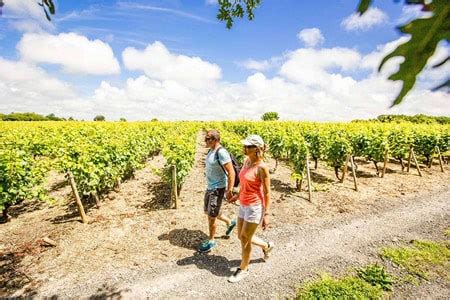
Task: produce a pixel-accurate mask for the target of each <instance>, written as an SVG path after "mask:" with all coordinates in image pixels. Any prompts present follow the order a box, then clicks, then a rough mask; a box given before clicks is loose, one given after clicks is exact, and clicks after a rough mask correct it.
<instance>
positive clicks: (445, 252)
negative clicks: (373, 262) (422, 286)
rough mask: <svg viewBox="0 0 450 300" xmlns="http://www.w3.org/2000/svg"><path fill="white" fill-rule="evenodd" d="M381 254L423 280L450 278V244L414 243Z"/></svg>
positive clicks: (384, 250)
mask: <svg viewBox="0 0 450 300" xmlns="http://www.w3.org/2000/svg"><path fill="white" fill-rule="evenodd" d="M380 254H381V256H382V257H384V258H387V259H389V260H391V261H392V262H394V263H395V264H397V265H399V266H402V267H404V268H405V269H406V270H407V271H408V272H409V273H411V274H414V275H417V276H419V277H421V278H424V279H429V278H430V276H431V275H432V274H433V275H437V276H440V277H444V278H447V280H448V279H449V278H450V242H430V241H413V242H412V245H411V246H404V247H388V248H382V249H381V253H380Z"/></svg>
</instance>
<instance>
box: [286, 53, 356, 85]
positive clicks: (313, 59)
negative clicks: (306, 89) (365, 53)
mask: <svg viewBox="0 0 450 300" xmlns="http://www.w3.org/2000/svg"><path fill="white" fill-rule="evenodd" d="M360 61H361V55H360V54H359V53H358V52H357V51H355V50H351V49H346V48H331V49H320V50H315V49H310V48H308V49H305V48H301V49H298V50H296V51H293V52H292V53H290V54H289V55H288V60H287V61H286V62H285V63H284V64H283V65H282V66H281V69H280V74H281V75H282V76H284V77H286V78H287V79H290V80H292V81H295V82H298V83H300V84H302V85H306V86H320V87H327V86H329V85H330V80H340V78H339V76H340V74H339V72H340V71H350V70H354V69H356V68H357V67H358V65H359V63H360ZM332 69H337V70H336V71H335V73H332V72H331V71H329V70H332ZM333 75H336V76H333ZM341 77H342V76H341ZM345 81H346V80H344V81H343V82H342V83H343V84H345Z"/></svg>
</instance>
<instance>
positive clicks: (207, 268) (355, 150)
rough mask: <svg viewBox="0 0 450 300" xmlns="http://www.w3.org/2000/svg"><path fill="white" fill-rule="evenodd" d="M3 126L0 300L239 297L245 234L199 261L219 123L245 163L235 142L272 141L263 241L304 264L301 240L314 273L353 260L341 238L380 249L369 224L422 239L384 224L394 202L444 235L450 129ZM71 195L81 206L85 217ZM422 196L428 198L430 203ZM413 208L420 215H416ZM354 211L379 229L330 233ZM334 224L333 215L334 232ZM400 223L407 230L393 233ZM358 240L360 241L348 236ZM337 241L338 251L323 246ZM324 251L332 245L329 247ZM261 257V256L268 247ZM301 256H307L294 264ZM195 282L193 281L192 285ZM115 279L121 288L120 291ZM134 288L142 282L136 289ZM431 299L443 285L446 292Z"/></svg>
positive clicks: (228, 208)
mask: <svg viewBox="0 0 450 300" xmlns="http://www.w3.org/2000/svg"><path fill="white" fill-rule="evenodd" d="M0 126H1V131H0V132H1V136H0V140H1V145H2V147H1V149H0V151H1V156H0V160H1V165H0V180H1V187H0V188H1V201H0V203H1V208H2V209H3V212H4V214H5V215H6V218H5V217H4V218H3V220H5V219H8V217H7V215H8V214H9V215H11V216H12V218H9V220H10V222H7V223H5V224H1V225H0V235H1V236H3V237H4V239H3V240H2V242H1V243H0V258H1V260H0V270H1V272H0V283H3V282H4V283H5V284H4V285H3V287H1V288H0V297H3V296H11V295H15V296H20V295H32V293H34V292H36V291H38V295H40V296H43V297H51V296H53V295H59V296H62V297H74V296H80V295H84V296H92V295H97V296H105V295H106V296H108V295H109V296H114V295H116V294H121V293H123V292H124V291H125V290H126V289H127V288H128V287H132V290H136V289H137V290H138V291H146V293H147V294H136V295H133V294H129V297H130V298H145V297H153V296H155V297H158V296H161V295H162V294H164V295H168V296H170V295H172V296H174V297H177V296H178V295H181V294H182V295H186V294H184V293H185V290H183V289H181V290H179V291H178V292H176V290H177V289H176V288H175V287H174V286H173V285H172V283H173V282H177V284H179V285H180V288H181V287H183V286H189V289H190V290H192V291H199V292H200V293H202V294H201V295H206V294H204V293H203V290H205V291H207V290H210V289H211V285H213V286H220V287H222V286H223V290H221V291H220V293H221V294H223V295H229V293H230V292H232V290H228V289H227V286H224V285H222V284H219V283H220V282H221V280H223V277H221V276H224V275H227V274H228V273H227V272H228V269H229V268H230V267H232V266H235V265H233V264H235V263H236V262H237V261H238V260H237V259H238V258H239V257H238V256H239V251H238V250H237V249H239V247H240V245H239V240H238V239H237V238H236V237H234V236H233V237H232V238H231V239H229V240H227V241H224V240H221V239H220V238H219V243H220V247H219V249H218V250H217V253H214V254H211V255H205V256H198V255H197V254H192V253H193V252H194V251H195V249H196V248H197V246H198V244H199V243H200V242H201V241H202V240H203V239H204V238H205V237H206V234H205V226H206V222H205V220H204V215H203V212H202V209H201V205H202V203H201V202H202V197H203V192H204V188H205V178H204V163H203V160H204V157H205V155H206V153H207V149H206V148H205V147H204V141H203V138H204V134H205V130H207V129H210V128H217V129H219V130H220V132H221V135H222V143H223V144H224V146H225V147H227V148H228V149H229V151H230V152H231V153H233V154H234V155H235V156H236V158H237V159H238V160H240V161H241V162H242V160H243V158H244V157H243V155H242V153H243V151H242V146H241V143H240V140H241V139H242V138H243V137H245V136H246V135H247V134H250V133H257V134H260V135H261V136H262V137H263V138H264V140H265V141H266V142H267V143H268V144H269V152H268V155H266V163H267V165H268V166H269V168H270V171H271V173H272V175H271V185H272V199H273V205H272V215H271V224H272V225H271V226H272V227H271V228H270V229H269V230H268V231H266V232H261V234H263V235H265V237H266V238H271V239H273V240H274V241H275V242H276V243H278V247H279V248H278V249H280V251H283V252H284V251H286V252H287V253H289V255H290V257H293V256H295V257H297V256H298V252H297V250H296V249H295V248H293V249H291V248H289V245H292V241H291V238H294V237H295V238H299V239H300V244H299V245H301V246H300V248H301V249H300V252H301V253H305V256H304V257H305V258H306V257H307V259H308V260H309V261H314V262H315V263H314V264H315V265H316V266H317V267H318V268H319V269H321V268H322V267H325V266H327V265H328V266H329V264H331V265H332V266H333V265H335V266H336V265H341V261H337V262H336V261H335V260H333V259H331V260H329V259H328V257H329V255H330V253H332V254H333V255H335V253H336V255H343V256H345V257H348V256H347V255H348V253H351V251H353V250H354V249H353V250H348V248H343V249H341V250H339V249H340V248H339V245H341V240H343V239H347V242H346V243H350V244H351V243H354V246H355V247H356V249H357V251H363V253H366V252H367V253H370V251H371V249H372V248H373V246H372V244H370V246H366V248H364V249H362V250H361V249H360V248H359V247H361V245H362V244H364V243H365V239H366V238H367V235H366V232H369V231H371V230H375V231H377V232H378V231H379V233H378V234H379V235H380V236H382V238H383V239H385V236H386V235H394V236H393V237H392V238H393V239H398V236H402V235H406V236H405V237H404V239H406V241H408V240H409V239H410V238H415V236H413V237H408V236H407V234H406V233H403V232H409V231H403V226H405V225H404V222H403V218H404V213H401V214H400V216H401V217H396V218H395V219H393V218H392V217H387V218H384V217H383V218H381V217H380V215H381V214H383V212H382V211H383V210H387V211H388V212H389V211H390V210H394V208H395V207H396V205H400V207H402V205H405V204H407V205H413V206H414V205H416V206H414V208H411V209H410V210H408V214H407V216H408V220H410V221H408V222H409V223H411V224H412V223H414V221H415V220H416V219H417V220H426V222H427V223H426V224H425V225H423V224H422V223H420V224H422V225H420V226H419V227H417V228H429V229H427V230H432V231H433V232H434V231H442V230H443V228H442V226H444V225H445V223H446V222H445V220H446V219H442V220H444V222H442V220H441V219H439V218H438V219H435V218H434V217H433V215H430V212H433V213H438V214H442V210H441V209H442V208H443V207H445V205H446V204H445V203H446V202H445V201H443V200H442V201H438V200H432V199H436V195H443V196H442V197H446V195H447V194H448V182H449V174H450V172H449V171H450V168H449V166H448V161H449V160H448V156H449V133H450V127H449V125H437V124H433V125H430V124H428V125H425V124H411V123H400V124H397V123H396V124H386V123H379V122H374V123H367V122H365V123H328V124H327V123H307V122H278V121H274V122H247V121H239V122H1V123H0ZM414 158H415V159H414ZM415 160H416V161H417V163H416V162H415ZM385 162H386V163H385ZM306 166H309V168H306ZM408 166H409V172H408ZM441 167H442V169H441ZM346 169H347V173H348V175H347V177H346V178H344V177H345V175H344V174H346V173H345V172H346ZM419 170H420V172H421V173H420V174H421V175H422V176H420V175H419ZM442 170H444V173H442ZM308 171H309V172H308ZM353 175H356V177H355V178H356V179H357V183H358V186H357V187H358V188H357V190H358V191H355V189H356V188H355V187H356V186H355V185H354V183H353V181H354V178H353ZM305 182H307V183H308V184H306V185H305ZM71 183H73V186H74V187H75V189H72V185H71ZM302 183H303V184H302ZM74 191H76V192H77V193H78V197H79V200H80V205H81V206H82V207H83V206H84V210H85V216H84V217H83V216H82V215H81V214H80V213H79V210H78V208H77V205H76V198H77V197H76V196H75V194H74ZM309 196H311V198H309ZM176 197H178V203H177V199H176ZM416 197H421V199H423V201H419V200H418V199H417V198H416ZM433 197H434V198H433ZM308 200H311V201H308ZM428 200H430V203H431V204H430V205H428ZM431 200H432V201H431ZM422 202H423V203H427V204H426V205H425V206H421V204H420V203H422ZM173 208H177V209H173ZM223 209H224V213H225V214H226V215H229V216H233V215H235V213H236V206H234V205H225V206H224V207H223ZM416 210H417V211H422V213H421V214H419V215H416ZM358 214H360V215H361V216H363V218H364V219H366V218H367V219H370V218H371V216H375V217H374V218H373V222H375V223H376V224H378V225H377V226H376V227H375V228H374V229H373V228H372V227H369V226H368V225H367V226H366V229H365V230H366V231H365V232H360V230H359V226H361V224H359V223H356V224H357V225H356V226H357V228H355V229H353V230H348V228H347V227H345V229H343V231H342V232H345V235H341V234H342V233H338V234H337V235H335V234H336V233H334V235H333V236H335V237H334V238H331V237H330V236H327V233H326V230H328V229H327V228H329V226H331V228H333V227H334V226H340V225H339V224H340V223H339V222H341V221H342V222H344V224H343V226H347V225H346V222H347V221H346V218H347V217H350V216H352V217H354V216H358ZM80 216H81V221H82V222H79V221H80ZM444 216H445V214H444ZM309 220H310V221H311V222H312V221H314V222H317V221H318V220H320V221H321V222H322V220H323V222H324V224H325V225H323V226H325V232H322V234H324V235H325V238H324V237H323V235H322V238H321V237H320V235H319V236H317V237H316V238H314V236H315V233H314V231H311V232H310V231H309V230H306V229H300V228H305V227H304V226H309V225H308V224H311V223H310V221H309ZM329 220H334V221H333V223H331V225H330V224H329V222H330V221H329ZM439 220H441V221H439ZM84 222H86V223H87V225H86V224H83V223H84ZM421 222H422V221H421ZM395 226H397V227H398V229H396V231H395V230H393V231H392V230H391V229H390V228H394V227H395ZM422 226H425V227H422ZM222 230H223V228H220V229H219V228H218V231H219V232H222ZM391 231H392V232H391ZM424 234H425V235H426V236H428V235H429V231H425V233H424ZM354 237H357V240H355V241H354V242H352V239H353V238H354ZM330 238H331V239H332V240H333V242H332V245H333V246H332V247H330V245H328V244H327V243H330V241H329V239H330ZM302 239H304V240H306V241H307V242H306V244H302V243H305V241H302ZM311 240H312V241H316V243H317V244H315V246H314V245H313V247H316V248H315V250H311V251H313V252H314V251H317V252H314V253H318V254H317V255H316V254H311V255H310V251H309V246H308V245H309V242H310V241H311ZM49 243H50V244H49ZM51 243H53V244H51ZM322 243H324V244H326V245H327V246H325V247H324V248H321V247H323V245H322ZM371 243H372V242H371ZM321 245H322V246H321ZM336 247H337V248H336ZM335 248H336V249H335ZM324 251H325V252H324ZM329 251H331V252H329ZM339 251H341V252H339ZM349 251H350V252H349ZM313 252H311V253H313ZM356 253H360V252H356ZM255 255H256V258H255V259H257V258H258V256H259V253H258V252H257V251H255ZM289 255H288V256H286V257H289ZM284 257H285V256H283V255H279V257H277V256H275V258H274V259H275V260H274V261H273V264H271V263H268V265H267V264H266V265H264V266H262V265H260V266H258V265H259V264H254V266H253V265H252V266H253V268H255V270H259V269H260V272H261V273H260V274H261V276H265V275H264V274H270V272H269V273H268V272H267V268H269V269H270V270H271V271H272V272H273V274H278V273H277V272H279V271H280V270H278V268H277V265H282V266H283V267H282V268H281V269H282V270H285V269H286V268H290V266H291V262H290V259H289V260H287V261H284ZM302 257H303V256H302V255H300V256H298V259H297V263H298V265H299V266H302V262H301V261H302ZM324 258H325V260H326V262H325V261H323V259H324ZM356 259H358V258H356ZM74 266H75V267H76V271H74ZM292 267H294V266H292ZM332 268H336V267H332ZM337 269H339V268H337ZM185 270H188V271H187V272H188V273H186V274H189V276H186V274H184V273H183V272H185ZM298 270H304V271H303V273H301V274H300V275H299V276H298V277H296V278H293V279H292V280H293V281H296V282H298V280H299V278H306V277H307V276H311V275H314V272H315V271H314V270H313V269H309V267H306V268H304V267H300V268H299V269H298ZM180 272H181V273H180ZM258 272H259V271H258ZM211 273H212V274H214V275H217V276H211ZM155 274H157V275H155ZM167 274H170V276H174V278H178V279H177V280H175V281H174V280H168V281H167V283H166V285H167V288H170V291H173V293H172V292H167V290H164V288H162V289H163V290H159V289H158V288H155V286H159V285H160V283H159V282H161V280H162V279H161V278H166V277H165V276H167ZM281 274H282V275H280V277H279V280H278V281H277V282H278V283H277V285H276V286H275V283H274V285H269V286H268V287H267V288H265V290H267V291H270V290H271V291H280V290H279V289H278V287H277V286H278V285H283V283H284V282H285V281H286V279H285V275H284V271H281ZM154 276H156V277H154ZM158 276H159V277H158ZM161 276H162V277H161ZM178 276H179V277H178ZM190 276H192V278H195V280H191V281H189V280H188V281H185V280H184V279H183V278H190ZM203 276H205V277H203ZM10 278H13V280H10ZM252 278H253V277H252ZM153 279H154V280H156V283H154V282H153V281H152V280H153ZM121 280H122V281H121ZM252 280H253V279H252ZM254 280H256V281H258V277H257V276H255V277H254ZM140 281H142V283H139V282H140ZM164 281H165V279H164ZM118 282H122V285H121V286H119V287H118V286H117V284H118ZM136 282H137V283H136ZM196 282H198V283H205V284H204V285H203V284H199V285H196V284H195V283H196ZM267 282H270V280H269V278H268V281H267ZM135 284H138V287H135V288H133V285H135ZM286 284H289V281H286ZM192 285H193V286H192ZM0 286H1V285H0ZM162 286H163V287H164V286H165V285H162ZM423 286H425V287H426V286H428V285H423ZM148 287H152V288H151V289H150V290H149V288H148ZM249 287H251V285H249ZM435 287H436V286H435ZM172 288H173V290H172ZM221 289H222V288H221ZM284 290H285V291H286V292H287V294H289V293H291V292H292V291H291V292H289V290H286V289H284ZM80 291H82V292H80ZM435 291H437V292H439V291H441V292H442V291H443V289H442V287H439V286H438V287H436V289H435ZM415 292H416V291H415V290H414V292H413V293H415ZM161 293H162V294H161ZM411 293H412V292H405V294H404V296H408V295H411ZM121 295H122V294H121ZM241 295H242V296H244V295H243V294H241ZM267 295H271V294H267ZM225 298H227V297H226V296H225Z"/></svg>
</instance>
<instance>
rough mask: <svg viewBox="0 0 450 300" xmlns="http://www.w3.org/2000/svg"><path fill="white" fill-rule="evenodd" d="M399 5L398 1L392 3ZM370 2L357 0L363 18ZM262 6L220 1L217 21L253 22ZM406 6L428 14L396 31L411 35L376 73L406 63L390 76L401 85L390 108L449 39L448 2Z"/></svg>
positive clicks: (412, 1) (414, 1) (254, 1)
mask: <svg viewBox="0 0 450 300" xmlns="http://www.w3.org/2000/svg"><path fill="white" fill-rule="evenodd" d="M394 1H396V2H397V1H398V0H394ZM372 3H373V0H360V2H359V5H358V8H357V11H358V13H359V14H360V15H362V14H364V13H365V12H366V11H367V10H368V9H369V7H370V6H371V5H372ZM260 4H261V0H219V6H220V7H219V13H218V14H217V18H218V19H219V20H221V21H225V22H226V26H227V28H228V29H230V28H231V27H232V26H233V20H234V19H235V18H243V17H244V15H245V14H246V15H247V17H248V19H249V20H253V18H254V14H253V10H254V9H256V8H257V7H258V6H259V5H260ZM405 5H420V6H421V7H422V11H427V12H430V13H431V14H432V15H431V17H429V18H416V19H414V20H412V21H411V22H409V23H408V24H405V25H403V26H400V27H399V28H398V29H399V30H400V32H401V33H403V34H409V35H411V39H410V40H408V41H407V42H405V43H403V44H401V45H399V46H398V47H397V48H396V49H395V50H394V51H392V52H391V53H389V54H388V55H386V56H385V57H384V58H383V60H382V61H381V63H380V66H379V67H378V72H379V71H380V70H381V68H382V67H383V65H384V64H385V63H386V62H387V61H388V60H389V59H391V58H392V57H396V56H403V57H404V58H405V60H404V61H403V63H401V64H400V68H399V70H398V71H397V72H395V73H393V74H391V75H390V76H389V78H388V79H389V80H393V81H397V80H400V81H403V86H402V90H401V91H400V93H399V94H398V95H397V97H396V98H395V99H394V101H393V103H392V105H391V107H392V106H394V105H397V104H400V103H401V102H402V100H403V98H404V97H405V96H406V95H407V94H408V92H409V91H410V90H411V89H412V88H413V87H414V84H415V83H416V79H417V77H418V75H419V74H420V73H421V72H422V71H423V69H424V67H425V65H426V63H427V60H428V59H429V58H430V57H431V56H432V55H433V54H434V52H435V50H436V47H437V45H438V43H439V42H440V41H447V42H448V41H449V39H450V1H448V0H432V1H431V0H405ZM449 58H450V57H449V56H447V57H446V58H445V59H444V60H443V61H441V62H439V63H438V64H436V65H435V66H433V68H437V67H440V66H442V65H444V64H445V63H446V62H447V61H449ZM449 88H450V79H447V80H446V81H445V82H443V83H441V84H439V85H438V86H437V87H435V88H434V89H433V90H438V89H446V90H447V91H448V89H449Z"/></svg>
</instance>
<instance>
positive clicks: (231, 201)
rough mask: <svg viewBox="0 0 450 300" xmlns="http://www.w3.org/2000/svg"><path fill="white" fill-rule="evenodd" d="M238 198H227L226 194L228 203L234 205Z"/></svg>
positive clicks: (236, 196)
mask: <svg viewBox="0 0 450 300" xmlns="http://www.w3.org/2000/svg"><path fill="white" fill-rule="evenodd" d="M238 198H239V196H238V195H232V197H230V198H228V193H227V201H228V203H234V202H236V200H237V199H238Z"/></svg>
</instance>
